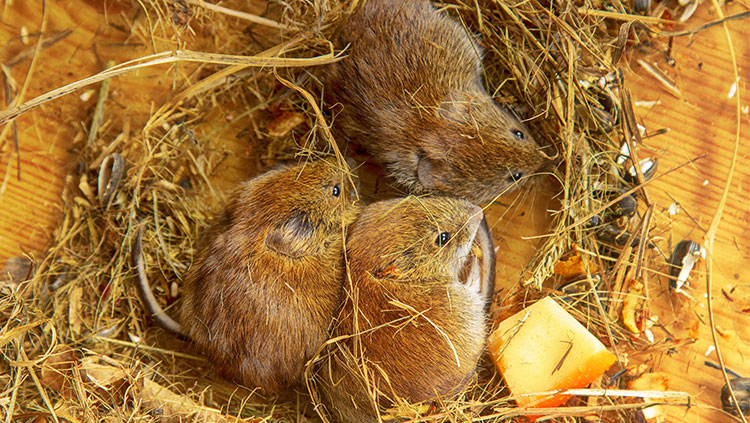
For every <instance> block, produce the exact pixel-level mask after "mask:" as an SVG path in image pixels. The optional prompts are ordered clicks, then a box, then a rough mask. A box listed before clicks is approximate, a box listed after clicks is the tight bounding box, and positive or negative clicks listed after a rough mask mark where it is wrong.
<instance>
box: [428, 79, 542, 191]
mask: <svg viewBox="0 0 750 423" xmlns="http://www.w3.org/2000/svg"><path fill="white" fill-rule="evenodd" d="M452 97H453V98H452V99H449V100H447V101H443V102H442V103H441V106H440V107H439V108H438V109H437V110H435V111H433V112H432V113H430V114H423V115H422V117H421V118H423V119H426V121H427V122H428V123H427V124H426V125H422V126H421V128H423V130H422V131H421V133H420V134H418V135H417V137H418V138H417V140H416V142H417V144H418V145H419V149H418V150H417V152H416V153H415V155H416V157H414V159H415V160H416V180H417V181H418V182H419V184H420V185H421V187H423V188H424V189H426V190H429V191H435V192H440V193H444V194H447V195H454V196H458V197H461V198H466V199H468V200H470V201H473V202H476V203H486V202H489V201H492V200H493V199H495V198H496V197H497V196H498V195H501V194H503V193H505V192H508V191H510V190H512V189H514V188H515V186H517V185H518V184H520V183H523V182H524V181H525V180H527V179H528V177H529V176H531V175H534V174H536V173H537V172H539V171H540V170H542V169H544V167H545V166H547V165H549V164H550V163H551V161H550V158H549V156H547V155H546V154H544V153H543V152H542V150H541V149H540V147H539V145H537V143H536V141H535V140H534V138H533V137H532V135H531V133H530V132H529V130H528V128H526V125H524V124H523V123H521V122H520V121H519V120H518V119H517V118H516V117H514V116H513V115H512V114H510V113H509V112H507V111H505V110H503V109H501V108H500V107H499V106H497V105H496V104H495V102H494V101H493V100H492V98H490V97H489V96H488V95H486V94H485V93H478V94H476V95H472V94H461V95H454V96H452Z"/></svg>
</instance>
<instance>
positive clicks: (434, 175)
mask: <svg viewBox="0 0 750 423" xmlns="http://www.w3.org/2000/svg"><path fill="white" fill-rule="evenodd" d="M441 173H443V165H442V164H441V163H440V162H439V161H436V160H432V159H430V158H428V157H426V156H425V155H424V154H422V155H420V156H419V162H418V163H417V179H418V180H419V183H420V184H422V186H423V187H425V188H427V189H434V188H436V187H437V185H438V181H439V180H440V174H441Z"/></svg>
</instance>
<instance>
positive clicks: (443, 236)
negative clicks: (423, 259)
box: [435, 232, 451, 247]
mask: <svg viewBox="0 0 750 423" xmlns="http://www.w3.org/2000/svg"><path fill="white" fill-rule="evenodd" d="M450 239H451V234H450V232H441V233H440V235H438V237H437V239H436V240H435V244H436V245H437V246H438V247H442V246H443V245H445V244H447V243H448V241H449V240H450Z"/></svg>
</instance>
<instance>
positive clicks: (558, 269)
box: [553, 244, 597, 280]
mask: <svg viewBox="0 0 750 423" xmlns="http://www.w3.org/2000/svg"><path fill="white" fill-rule="evenodd" d="M571 252H572V255H570V256H569V257H567V258H565V259H562V260H560V261H558V262H557V263H555V268H554V269H553V273H554V274H556V275H560V276H562V277H563V279H565V280H569V279H572V278H574V277H576V276H581V275H585V274H586V265H588V268H589V271H590V272H591V273H595V272H596V271H597V267H596V264H594V262H593V261H591V260H586V265H585V264H584V262H583V257H582V256H581V253H580V251H578V250H577V249H576V245H575V244H574V245H573V250H572V251H569V252H567V253H565V255H568V254H570V253H571Z"/></svg>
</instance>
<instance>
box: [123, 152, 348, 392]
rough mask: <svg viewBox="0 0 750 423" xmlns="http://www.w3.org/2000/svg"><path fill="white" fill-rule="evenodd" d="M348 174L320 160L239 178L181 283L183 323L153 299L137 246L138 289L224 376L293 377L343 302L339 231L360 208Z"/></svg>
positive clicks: (250, 382) (267, 384)
mask: <svg viewBox="0 0 750 423" xmlns="http://www.w3.org/2000/svg"><path fill="white" fill-rule="evenodd" d="M347 180H348V179H347V178H346V176H345V174H344V173H343V172H342V171H341V170H340V168H339V165H338V164H336V163H335V162H333V161H325V160H320V161H315V162H307V163H302V164H299V165H286V166H281V167H279V168H276V169H274V170H271V171H269V172H266V173H264V174H262V175H260V176H257V177H255V178H253V179H250V180H249V181H247V182H244V183H242V184H241V185H240V186H239V187H238V188H237V189H236V191H235V192H234V194H233V195H232V196H231V198H230V199H229V201H228V203H227V205H226V208H225V210H224V211H223V213H222V214H221V215H220V217H219V218H218V219H217V221H216V222H214V223H213V226H212V227H211V228H210V229H209V230H208V232H207V233H206V235H205V237H204V239H203V242H202V244H201V245H200V247H199V249H198V250H197V252H196V256H195V260H194V262H193V263H192V265H191V266H190V269H189V271H188V274H187V276H186V278H185V280H184V282H183V284H182V308H181V312H180V318H179V321H180V322H181V325H180V324H178V323H176V322H174V321H171V319H169V317H168V316H167V315H166V314H164V312H163V310H161V307H159V305H158V303H156V300H155V299H154V298H153V295H152V294H151V289H150V287H149V285H148V280H147V279H146V274H145V269H144V266H143V259H142V257H141V253H140V251H139V250H140V248H136V250H137V251H136V252H135V260H136V265H137V267H138V272H139V276H140V278H139V279H140V286H139V289H140V291H141V295H142V298H143V299H144V302H145V303H146V306H147V307H148V309H149V311H150V312H151V313H152V314H153V315H154V317H155V318H156V320H157V323H159V324H160V325H162V326H163V327H165V328H166V329H168V330H172V331H174V332H177V333H179V334H182V335H184V336H185V337H187V338H189V339H190V340H191V341H193V342H194V343H195V344H196V345H197V346H198V347H199V349H200V350H202V351H203V353H205V354H206V355H207V356H208V358H209V359H210V361H211V362H212V364H213V365H215V366H216V367H217V368H218V369H219V370H220V371H221V373H222V374H223V376H225V377H227V378H229V379H232V380H235V381H237V382H239V383H242V384H244V385H247V386H258V387H260V388H262V389H263V390H265V391H266V392H274V391H278V390H279V389H283V388H285V387H288V386H289V385H291V384H292V383H294V382H296V381H297V380H298V379H299V377H300V376H301V375H302V369H303V366H304V364H305V362H306V361H307V360H308V359H309V358H310V357H311V356H312V355H313V354H314V353H315V352H316V350H317V349H318V348H319V347H320V346H321V345H322V344H323V342H324V341H325V340H326V339H327V335H328V329H329V326H330V324H331V321H332V319H333V315H334V312H335V310H336V308H337V307H338V306H339V304H340V302H341V294H342V291H343V278H344V264H343V249H344V238H343V236H344V232H345V228H346V226H347V225H349V224H350V223H351V222H352V221H353V220H354V218H355V217H356V214H357V213H358V211H359V207H358V206H356V205H355V204H354V201H355V196H354V195H352V192H353V190H352V189H349V188H348V187H349V185H348V184H347ZM137 244H139V243H137ZM138 247H139V245H138Z"/></svg>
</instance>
